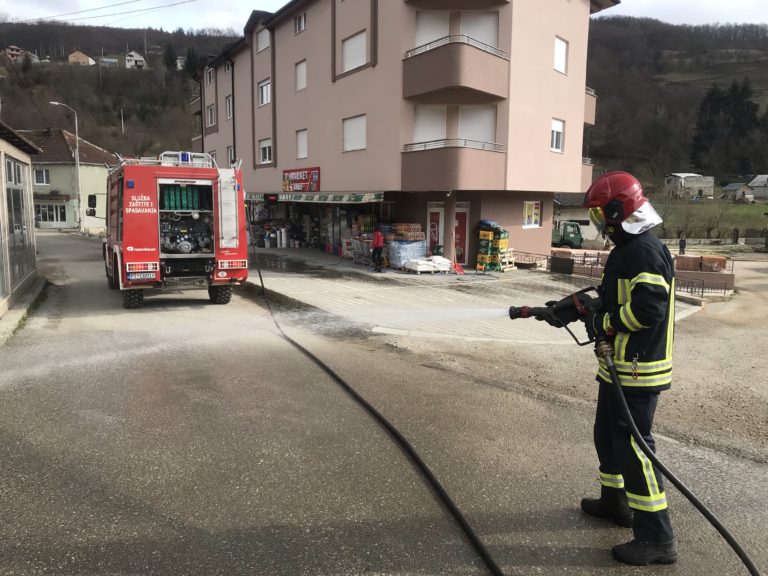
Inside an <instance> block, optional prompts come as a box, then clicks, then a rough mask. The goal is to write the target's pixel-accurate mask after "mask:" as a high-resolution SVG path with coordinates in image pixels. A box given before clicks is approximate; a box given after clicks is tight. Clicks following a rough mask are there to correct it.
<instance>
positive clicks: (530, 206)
mask: <svg viewBox="0 0 768 576" xmlns="http://www.w3.org/2000/svg"><path fill="white" fill-rule="evenodd" d="M540 227H541V202H523V228H540Z"/></svg>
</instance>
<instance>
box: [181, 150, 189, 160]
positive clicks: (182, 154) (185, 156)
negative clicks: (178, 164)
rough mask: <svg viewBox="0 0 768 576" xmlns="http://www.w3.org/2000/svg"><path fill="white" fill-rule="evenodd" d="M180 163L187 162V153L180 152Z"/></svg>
mask: <svg viewBox="0 0 768 576" xmlns="http://www.w3.org/2000/svg"><path fill="white" fill-rule="evenodd" d="M181 161H182V162H189V152H182V153H181Z"/></svg>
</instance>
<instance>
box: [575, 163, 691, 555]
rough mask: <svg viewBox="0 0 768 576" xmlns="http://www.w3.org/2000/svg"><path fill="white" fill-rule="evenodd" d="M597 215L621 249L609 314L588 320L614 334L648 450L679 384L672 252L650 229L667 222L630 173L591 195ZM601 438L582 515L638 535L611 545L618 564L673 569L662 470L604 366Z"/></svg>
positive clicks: (611, 268) (609, 270) (610, 280)
mask: <svg viewBox="0 0 768 576" xmlns="http://www.w3.org/2000/svg"><path fill="white" fill-rule="evenodd" d="M584 206H585V207H587V208H589V209H590V219H592V221H593V222H594V223H595V225H596V226H597V227H598V229H600V230H601V231H602V232H603V234H604V235H607V236H608V237H609V238H610V239H611V242H612V243H613V244H615V247H614V248H613V250H612V251H611V253H610V254H609V256H608V260H607V262H606V264H605V270H604V273H603V281H602V283H601V284H600V287H599V292H600V296H601V299H602V302H603V307H602V310H601V311H599V312H597V313H596V314H594V315H593V316H592V317H590V318H589V319H588V321H589V322H591V323H592V325H593V327H594V328H595V330H596V331H597V332H598V333H600V334H603V335H606V336H607V337H608V340H609V341H610V342H611V343H612V344H613V347H614V350H615V352H614V353H615V364H616V368H617V371H618V374H619V379H620V381H621V384H622V389H623V391H624V395H625V397H626V399H627V403H628V405H629V407H630V411H631V413H632V417H633V418H634V420H635V423H636V424H637V427H638V429H639V430H640V433H641V434H642V436H643V438H644V439H645V441H646V442H647V443H648V446H649V447H650V448H651V449H652V450H654V446H655V443H654V439H653V436H652V435H651V427H652V425H653V416H654V413H655V411H656V405H657V402H658V399H659V393H660V392H661V391H662V390H666V389H668V388H669V387H670V386H671V383H672V340H673V332H674V301H675V293H674V290H675V288H674V267H673V259H672V256H671V254H670V253H669V250H668V249H667V247H666V246H665V245H664V244H663V243H662V242H661V241H659V239H658V238H656V236H654V235H653V234H652V233H651V232H649V230H650V229H651V228H653V227H654V226H656V225H657V224H660V223H661V217H659V215H658V214H657V213H656V211H655V210H654V209H653V207H652V206H651V204H650V202H649V201H648V199H647V198H646V197H645V196H644V195H643V188H642V186H641V185H640V182H638V181H637V179H635V178H634V176H632V175H631V174H628V173H626V172H609V173H607V174H604V175H603V176H601V177H599V178H598V179H597V180H595V182H594V183H593V184H592V185H591V186H590V187H589V190H587V194H586V197H585V199H584ZM597 381H598V382H599V391H598V400H597V410H596V414H595V425H594V442H595V449H596V451H597V456H598V460H599V463H600V467H599V478H600V485H601V491H600V497H599V498H585V499H583V500H582V501H581V508H582V510H583V511H584V512H585V513H587V514H589V515H591V516H596V517H599V518H605V519H608V520H612V521H613V522H614V523H616V524H619V525H620V526H625V527H630V526H631V527H632V531H633V534H634V538H633V539H632V540H631V541H630V542H627V543H626V544H621V545H618V546H614V547H613V555H614V557H615V558H616V559H617V560H619V561H620V562H623V563H626V564H633V565H646V564H652V563H660V564H672V563H674V562H675V561H676V560H677V550H676V546H675V538H674V534H673V532H672V526H671V524H670V520H669V511H668V509H667V497H666V494H665V492H664V485H663V482H662V476H661V473H660V472H659V471H658V470H657V469H656V467H655V466H654V465H653V464H652V462H651V461H650V460H649V459H648V457H647V456H645V454H643V453H642V451H641V450H640V448H639V447H638V446H637V444H636V443H635V441H634V439H633V438H632V436H631V434H630V431H629V428H628V427H627V426H626V424H625V423H624V422H622V416H621V412H620V411H619V407H618V403H617V401H616V398H615V397H614V388H613V386H612V385H611V377H610V374H609V372H608V369H607V367H606V365H605V364H604V362H603V360H602V359H601V360H600V366H599V368H598V373H597Z"/></svg>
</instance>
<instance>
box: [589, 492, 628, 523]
mask: <svg viewBox="0 0 768 576" xmlns="http://www.w3.org/2000/svg"><path fill="white" fill-rule="evenodd" d="M581 509H582V510H583V511H584V512H585V513H587V514H589V515H590V516H594V517H596V518H607V519H609V520H612V521H613V523H614V524H618V525H619V526H624V527H625V528H630V527H631V526H632V510H631V509H630V507H629V504H627V493H626V492H624V490H623V489H621V488H607V487H606V486H602V487H601V490H600V498H584V499H583V500H582V501H581Z"/></svg>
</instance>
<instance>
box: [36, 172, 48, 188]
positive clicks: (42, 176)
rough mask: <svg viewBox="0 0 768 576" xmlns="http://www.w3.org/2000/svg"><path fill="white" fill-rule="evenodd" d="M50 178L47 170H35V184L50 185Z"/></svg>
mask: <svg viewBox="0 0 768 576" xmlns="http://www.w3.org/2000/svg"><path fill="white" fill-rule="evenodd" d="M50 183H51V178H50V174H49V173H48V169H47V168H43V169H40V170H35V184H42V185H45V184H50Z"/></svg>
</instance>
